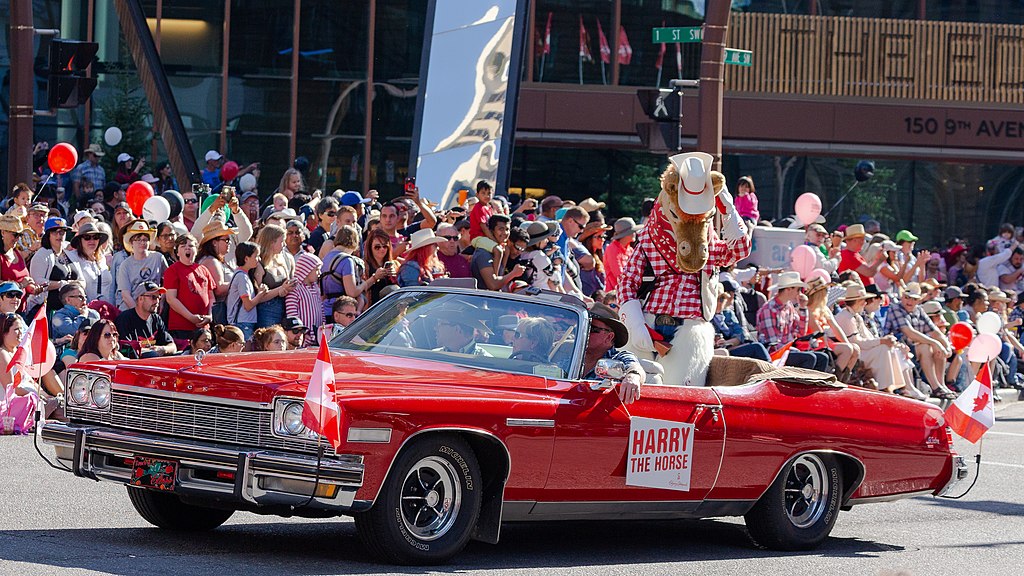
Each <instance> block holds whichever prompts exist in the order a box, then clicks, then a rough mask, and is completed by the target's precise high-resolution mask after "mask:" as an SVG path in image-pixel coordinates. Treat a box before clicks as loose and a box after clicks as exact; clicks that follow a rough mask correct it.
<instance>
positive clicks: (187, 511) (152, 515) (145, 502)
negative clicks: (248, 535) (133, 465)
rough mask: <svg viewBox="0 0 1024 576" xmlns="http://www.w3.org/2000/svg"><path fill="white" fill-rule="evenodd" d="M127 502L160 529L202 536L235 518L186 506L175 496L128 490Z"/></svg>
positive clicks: (230, 513)
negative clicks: (201, 533)
mask: <svg viewBox="0 0 1024 576" xmlns="http://www.w3.org/2000/svg"><path fill="white" fill-rule="evenodd" d="M128 499H129V500H131V502H132V506H134V507H135V511H136V512H138V513H139V516H142V517H143V518H144V519H145V520H146V522H149V523H150V524H152V525H154V526H157V527H159V528H166V529H168V530H181V531H187V532H200V531H204V530H213V529H214V528H216V527H218V526H220V525H221V524H223V523H224V522H227V520H228V518H231V515H232V514H234V510H222V509H220V508H206V507H203V506H193V505H191V504H185V503H184V502H182V501H181V499H180V498H178V497H177V496H175V495H174V494H161V493H160V492H154V491H152V490H144V489H142V488H133V487H131V486H129V487H128Z"/></svg>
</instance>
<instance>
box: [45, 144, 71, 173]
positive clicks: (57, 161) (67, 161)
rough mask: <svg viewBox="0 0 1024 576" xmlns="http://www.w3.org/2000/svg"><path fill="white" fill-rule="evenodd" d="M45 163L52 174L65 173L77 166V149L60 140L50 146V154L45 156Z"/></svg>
mask: <svg viewBox="0 0 1024 576" xmlns="http://www.w3.org/2000/svg"><path fill="white" fill-rule="evenodd" d="M46 161H47V164H49V165H50V170H53V173H54V174H67V173H68V172H71V171H72V170H74V168H75V166H78V150H75V147H74V146H72V145H71V144H68V143H67V142H61V143H60V144H57V145H56V146H54V147H53V148H50V154H49V156H47V157H46Z"/></svg>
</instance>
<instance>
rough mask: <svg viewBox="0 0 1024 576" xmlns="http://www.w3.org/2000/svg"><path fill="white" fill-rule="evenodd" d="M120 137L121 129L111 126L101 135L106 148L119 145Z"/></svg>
mask: <svg viewBox="0 0 1024 576" xmlns="http://www.w3.org/2000/svg"><path fill="white" fill-rule="evenodd" d="M121 136H122V134H121V129H120V128H118V127H117V126H111V127H110V128H107V130H106V132H104V133H103V141H104V142H106V143H107V146H117V145H118V144H120V143H121Z"/></svg>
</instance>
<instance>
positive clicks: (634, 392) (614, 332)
mask: <svg viewBox="0 0 1024 576" xmlns="http://www.w3.org/2000/svg"><path fill="white" fill-rule="evenodd" d="M627 342H629V332H628V331H627V330H626V325H625V324H623V323H622V321H620V320H619V315H618V313H616V312H615V310H613V309H611V308H610V307H608V306H606V305H604V304H601V303H600V302H595V303H593V304H591V305H590V337H589V338H587V349H586V351H585V352H584V354H583V373H584V376H583V378H584V379H585V380H597V379H599V376H598V375H597V374H596V373H595V372H594V368H595V367H596V366H597V361H598V360H601V359H602V358H611V359H612V360H618V361H619V362H622V364H623V366H624V372H625V374H626V375H625V376H624V377H623V378H622V382H621V383H620V384H619V399H620V400H622V403H623V404H631V403H633V402H634V401H636V400H638V399H639V398H640V383H641V382H643V381H644V380H646V379H647V373H646V372H644V369H643V366H641V365H640V360H639V359H638V358H637V357H636V354H633V353H632V352H629V351H626V350H618V348H621V347H623V346H625V345H626V343H627Z"/></svg>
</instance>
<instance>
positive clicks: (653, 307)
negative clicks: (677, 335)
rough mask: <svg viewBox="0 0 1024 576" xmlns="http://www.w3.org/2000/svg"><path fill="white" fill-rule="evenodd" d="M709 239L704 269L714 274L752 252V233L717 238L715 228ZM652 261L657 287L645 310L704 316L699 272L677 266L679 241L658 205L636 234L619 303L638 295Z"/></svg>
mask: <svg viewBox="0 0 1024 576" xmlns="http://www.w3.org/2000/svg"><path fill="white" fill-rule="evenodd" d="M710 236H711V238H710V240H708V262H707V264H706V265H705V266H704V271H705V272H707V273H708V274H711V275H713V274H714V273H715V272H716V269H717V268H720V267H722V266H731V265H733V264H735V263H736V262H738V261H740V260H742V259H744V258H746V257H747V255H749V254H750V236H748V235H746V234H744V235H743V236H742V237H741V238H740V239H739V240H734V241H732V242H726V241H724V240H721V239H719V238H718V235H717V234H716V233H715V231H714V229H711V230H710ZM648 261H649V262H650V263H651V269H652V270H653V271H654V276H655V277H656V278H657V281H656V284H655V288H654V290H653V291H652V292H651V295H650V296H649V297H648V298H647V303H646V304H645V305H644V307H643V308H644V312H646V313H648V314H668V315H669V316H675V317H677V318H701V319H702V316H701V309H700V274H690V273H687V272H682V271H680V270H679V269H678V268H677V267H676V240H675V237H674V235H673V233H672V226H671V224H669V223H668V222H667V221H666V220H665V218H664V217H663V216H661V210H660V208H659V207H657V206H655V208H654V210H652V211H651V219H650V220H649V221H648V222H647V224H646V225H645V226H644V229H643V230H641V231H640V232H639V233H638V234H637V249H636V250H634V251H633V257H632V258H630V259H629V261H628V262H627V263H626V266H625V268H624V269H623V270H622V277H621V278H620V279H619V285H618V298H619V304H620V305H621V304H624V303H626V302H628V301H630V300H633V299H635V298H636V297H637V295H636V293H637V289H638V288H639V287H640V280H641V277H642V276H643V272H644V265H645V264H646V263H647V262H648Z"/></svg>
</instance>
